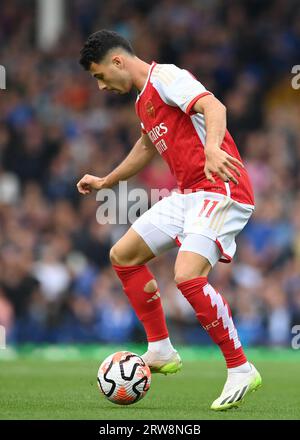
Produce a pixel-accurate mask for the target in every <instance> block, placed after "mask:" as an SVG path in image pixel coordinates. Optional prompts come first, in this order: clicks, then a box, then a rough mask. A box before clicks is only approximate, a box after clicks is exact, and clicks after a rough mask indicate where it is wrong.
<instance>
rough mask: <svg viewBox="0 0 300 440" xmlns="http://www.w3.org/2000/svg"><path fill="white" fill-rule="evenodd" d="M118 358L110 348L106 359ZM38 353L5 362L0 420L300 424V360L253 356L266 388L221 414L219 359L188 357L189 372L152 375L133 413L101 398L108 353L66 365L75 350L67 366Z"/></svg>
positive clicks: (0, 381) (221, 368)
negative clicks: (99, 376) (100, 377)
mask: <svg viewBox="0 0 300 440" xmlns="http://www.w3.org/2000/svg"><path fill="white" fill-rule="evenodd" d="M117 349H120V348H119V347H117ZM117 349H116V348H115V350H114V351H116V350H117ZM123 349H124V348H123ZM54 350H55V349H54ZM62 350H63V349H62ZM132 351H133V350H132ZM111 352H113V351H112V350H110V351H107V349H106V352H105V355H107V354H109V353H111ZM139 352H140V351H139ZM200 352H201V351H200ZM39 353H40V352H39V351H38V352H37V353H35V355H34V356H18V357H16V358H15V359H9V358H8V359H5V360H1V357H0V408H1V410H0V419H98V420H111V419H119V420H123V419H129V420H133V419H134V420H139V419H142V420H144V419H149V420H150V419H151V420H158V419H171V420H175V419H189V420H204V419H220V420H224V419H225V420H226V419H231V420H232V419H300V393H299V389H300V374H299V373H300V369H299V361H300V356H299V354H300V353H296V354H295V355H294V354H291V355H288V356H278V355H277V354H278V353H277V354H276V352H275V353H274V355H271V354H269V355H268V356H260V355H258V356H257V355H253V356H252V358H251V360H252V361H253V362H254V363H255V365H256V367H257V368H258V369H259V371H260V372H261V374H262V377H263V386H262V388H260V390H258V391H257V392H255V393H252V395H250V396H249V397H248V399H246V400H245V402H244V404H243V405H242V406H241V407H240V408H239V409H232V410H230V411H226V412H220V413H215V412H213V411H211V410H210V409H209V406H210V404H211V402H212V401H213V400H214V399H215V398H216V397H217V396H218V394H219V392H220V391H221V388H222V386H223V384H224V380H225V374H226V372H225V367H224V362H223V361H222V359H221V356H220V355H219V354H218V353H215V352H212V353H210V354H207V353H206V352H205V353H206V354H205V353H204V354H202V355H200V356H197V355H195V356H191V353H190V352H189V353H187V354H185V353H184V350H183V352H182V357H183V369H182V371H181V372H180V373H177V374H175V375H168V376H163V375H158V374H155V375H152V384H151V388H150V391H149V392H148V394H147V396H146V397H145V398H144V399H143V400H141V401H140V402H138V403H136V404H134V405H131V406H119V405H114V404H112V403H111V402H109V401H108V400H106V399H105V398H104V397H103V396H102V395H101V394H100V392H99V391H98V387H97V384H96V373H97V369H98V367H99V364H100V362H101V361H102V360H103V354H102V355H101V356H100V357H99V359H98V358H97V355H95V353H96V352H95V353H94V355H92V356H90V358H89V356H86V355H85V356H79V357H78V358H77V357H76V356H74V353H73V352H72V351H71V352H70V353H73V355H72V356H70V358H71V360H66V358H68V350H67V351H66V352H65V356H63V355H62V357H61V359H59V356H58V357H57V356H54V357H53V356H50V357H49V356H44V354H43V355H42V356H40V355H39ZM55 353H56V352H55ZM56 354H57V353H56ZM72 359H73V360H72Z"/></svg>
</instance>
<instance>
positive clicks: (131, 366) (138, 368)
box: [97, 351, 151, 405]
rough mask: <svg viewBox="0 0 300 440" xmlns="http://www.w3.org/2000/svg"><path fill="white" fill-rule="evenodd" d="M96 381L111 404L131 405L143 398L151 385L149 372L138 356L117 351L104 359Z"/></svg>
mask: <svg viewBox="0 0 300 440" xmlns="http://www.w3.org/2000/svg"><path fill="white" fill-rule="evenodd" d="M97 381H98V386H99V389H100V391H101V392H102V393H103V394H104V396H105V397H106V398H107V399H109V400H110V401H111V402H113V403H116V404H118V405H131V404H132V403H135V402H137V401H138V400H141V399H142V398H143V397H145V395H146V393H147V391H148V390H149V388H150V384H151V372H150V369H149V367H148V365H147V364H145V362H144V361H143V359H142V358H141V357H140V356H139V355H138V354H135V353H131V352H129V351H118V352H116V353H113V354H111V355H110V356H108V357H107V358H106V359H104V361H103V362H102V364H101V365H100V367H99V370H98V375H97Z"/></svg>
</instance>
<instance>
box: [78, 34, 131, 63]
mask: <svg viewBox="0 0 300 440" xmlns="http://www.w3.org/2000/svg"><path fill="white" fill-rule="evenodd" d="M115 47H121V48H122V49H124V50H126V51H127V52H128V53H130V54H132V55H134V51H133V48H132V46H131V44H130V43H129V41H127V40H126V39H125V38H123V37H122V36H121V35H119V34H117V32H113V31H108V30H106V29H102V30H101V31H98V32H95V33H94V34H92V35H90V36H89V38H88V39H87V40H86V42H85V43H84V46H83V48H82V49H81V51H80V60H79V63H80V64H81V65H82V66H83V68H84V69H85V70H89V69H90V66H91V64H92V63H99V62H101V60H102V59H103V58H104V57H105V55H106V54H107V52H108V51H109V50H110V49H113V48H115Z"/></svg>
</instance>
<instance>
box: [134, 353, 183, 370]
mask: <svg viewBox="0 0 300 440" xmlns="http://www.w3.org/2000/svg"><path fill="white" fill-rule="evenodd" d="M141 357H142V358H143V360H144V362H145V363H146V364H147V365H148V367H149V368H150V370H151V372H152V373H162V374H172V373H177V371H180V370H181V367H182V361H181V358H180V356H179V354H178V352H177V351H176V350H173V351H172V352H171V354H168V355H167V356H164V355H163V354H159V353H155V352H152V351H150V350H148V351H146V353H144V354H143V355H142V356H141Z"/></svg>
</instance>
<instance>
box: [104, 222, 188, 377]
mask: <svg viewBox="0 0 300 440" xmlns="http://www.w3.org/2000/svg"><path fill="white" fill-rule="evenodd" d="M135 228H136V229H137V230H138V232H139V233H138V232H136V231H135V230H134V229H133V228H132V227H131V228H130V229H129V230H128V231H127V233H126V234H125V235H124V236H123V237H122V238H121V239H120V240H119V241H118V242H117V243H116V244H115V245H114V246H113V247H112V249H111V252H110V258H111V262H112V264H113V268H114V269H115V271H116V273H117V275H118V277H119V278H120V280H121V282H122V285H123V289H124V292H125V294H126V295H127V297H128V299H129V301H130V303H131V305H132V307H133V309H134V310H135V312H136V314H137V316H138V318H139V320H140V322H141V323H142V325H143V326H144V329H145V332H146V335H147V340H148V351H147V352H146V353H145V354H144V355H143V359H144V361H145V362H146V363H147V364H148V365H149V367H150V369H151V371H152V372H158V373H164V374H167V373H175V372H177V371H178V370H179V369H180V368H181V359H180V357H179V355H178V353H177V351H176V350H175V349H174V347H173V346H172V344H171V341H170V339H169V334H168V329H167V325H166V320H165V315H164V312H163V308H162V305H161V300H160V292H159V290H158V285H157V282H156V280H155V278H154V276H153V275H152V273H151V272H150V270H149V269H148V267H147V266H146V265H145V263H146V262H148V261H149V260H151V259H152V258H154V257H155V255H158V254H160V253H162V252H163V251H164V250H166V249H169V248H170V247H173V246H175V242H174V241H173V240H172V239H171V238H170V237H169V236H168V235H167V234H165V233H164V232H162V231H160V230H158V229H157V228H156V227H155V226H154V225H152V224H151V223H148V222H145V221H143V222H141V221H140V222H138V224H137V225H135ZM143 236H144V238H143ZM145 240H146V241H147V243H146V241H145ZM150 246H151V248H150Z"/></svg>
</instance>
